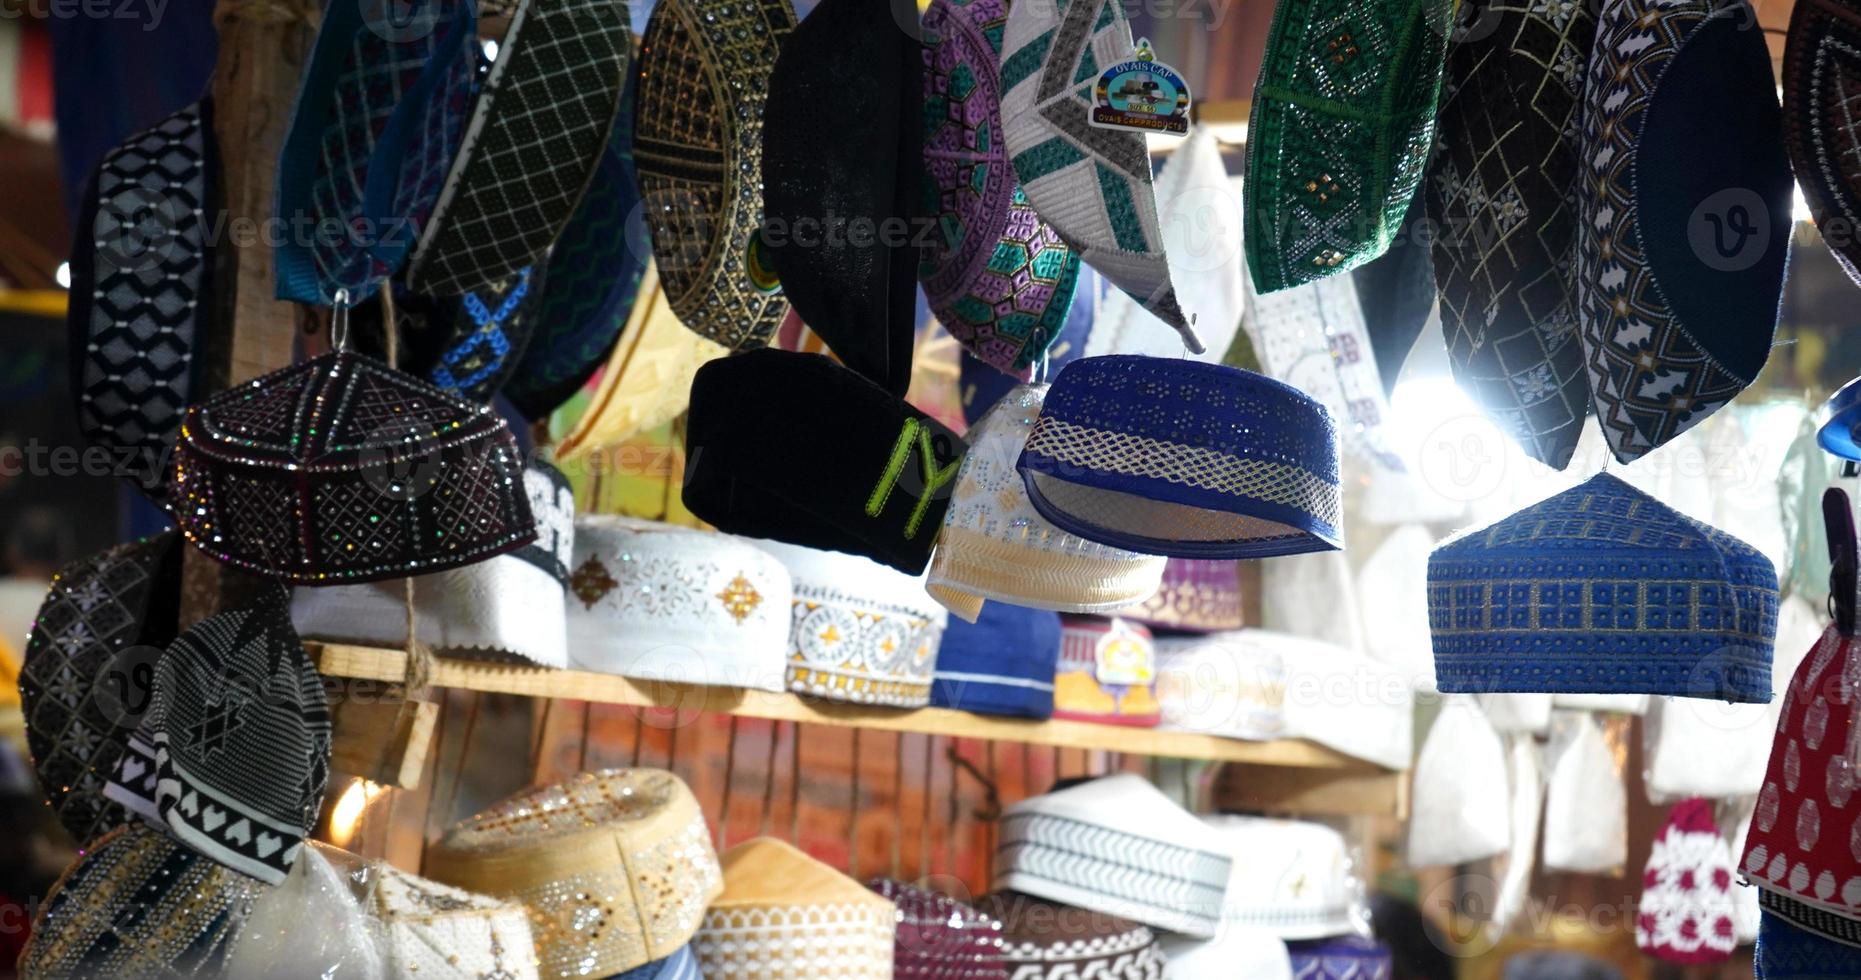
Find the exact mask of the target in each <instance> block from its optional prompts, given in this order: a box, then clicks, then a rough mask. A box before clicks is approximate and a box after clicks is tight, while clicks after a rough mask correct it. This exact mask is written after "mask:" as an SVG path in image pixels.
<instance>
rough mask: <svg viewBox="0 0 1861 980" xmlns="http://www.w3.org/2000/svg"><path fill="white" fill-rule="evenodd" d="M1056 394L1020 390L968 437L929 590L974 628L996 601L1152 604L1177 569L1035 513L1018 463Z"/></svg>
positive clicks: (1067, 605) (1102, 606) (1071, 607)
mask: <svg viewBox="0 0 1861 980" xmlns="http://www.w3.org/2000/svg"><path fill="white" fill-rule="evenodd" d="M1046 396H1047V386H1046V385H1029V384H1024V385H1018V386H1016V387H1015V389H1014V390H1013V391H1010V392H1009V393H1008V394H1007V395H1005V396H1004V397H1003V398H1002V400H1001V401H1000V402H998V403H997V404H996V406H995V407H994V408H992V409H990V410H989V412H988V414H987V415H985V416H984V417H983V418H982V420H981V421H979V422H977V423H976V426H975V428H973V429H971V430H970V432H969V434H968V439H969V453H968V454H967V455H965V456H964V457H963V468H962V469H961V470H959V471H958V472H957V477H956V489H955V490H954V491H953V492H952V493H951V498H950V509H949V510H948V511H946V512H945V513H944V517H943V535H942V536H941V537H939V538H938V539H937V551H936V553H935V554H934V555H933V556H932V558H931V569H930V582H929V585H928V588H929V590H930V594H931V595H932V596H934V597H935V598H936V599H937V601H938V602H941V603H943V604H944V606H946V607H948V608H949V610H950V611H951V612H953V613H955V614H956V615H957V616H958V617H960V618H961V619H963V620H964V621H965V622H970V623H973V622H975V621H976V617H977V616H978V615H979V614H980V613H981V612H982V604H983V601H984V600H987V599H995V600H998V601H1001V602H1012V603H1014V604H1015V605H1018V606H1027V607H1029V608H1032V609H1051V610H1054V611H1056V612H1075V613H1089V612H1111V611H1113V610H1115V609H1118V608H1120V607H1123V606H1127V605H1130V604H1132V603H1138V602H1142V601H1144V600H1145V599H1147V598H1149V597H1150V595H1151V594H1152V593H1154V592H1156V590H1157V585H1158V583H1159V582H1160V581H1162V579H1163V571H1164V566H1165V565H1166V564H1168V563H1169V559H1167V558H1164V557H1162V556H1160V555H1145V554H1139V553H1138V552H1135V551H1126V550H1124V549H1123V548H1114V547H1112V546H1111V545H1107V544H1100V543H1098V542H1096V541H1091V540H1088V539H1086V538H1082V537H1079V536H1078V535H1076V534H1071V533H1068V532H1066V531H1062V530H1060V529H1059V528H1057V527H1054V526H1053V524H1051V523H1050V522H1048V520H1047V519H1046V518H1044V517H1042V516H1040V514H1039V512H1037V511H1035V510H1034V505H1033V504H1032V503H1030V502H1029V501H1028V499H1027V486H1026V484H1025V482H1024V481H1023V480H1022V477H1021V474H1020V472H1019V471H1018V470H1016V469H1015V461H1016V460H1017V459H1019V458H1020V456H1021V450H1023V449H1025V448H1026V447H1027V438H1028V435H1029V434H1030V433H1032V432H1033V430H1034V423H1035V422H1036V421H1037V420H1039V418H1040V410H1041V405H1042V403H1043V402H1044V401H1045V400H1046Z"/></svg>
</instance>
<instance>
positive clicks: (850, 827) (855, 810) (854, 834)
mask: <svg viewBox="0 0 1861 980" xmlns="http://www.w3.org/2000/svg"><path fill="white" fill-rule="evenodd" d="M859 735H860V729H857V728H855V729H853V805H852V806H850V807H848V810H849V812H848V814H847V825H846V841H847V875H848V876H849V877H851V878H852V879H853V880H854V881H858V880H859Z"/></svg>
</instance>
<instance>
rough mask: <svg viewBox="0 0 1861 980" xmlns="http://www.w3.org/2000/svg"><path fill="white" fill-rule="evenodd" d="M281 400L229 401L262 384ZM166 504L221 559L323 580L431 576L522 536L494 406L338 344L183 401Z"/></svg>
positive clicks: (265, 394) (521, 504) (192, 537)
mask: <svg viewBox="0 0 1861 980" xmlns="http://www.w3.org/2000/svg"><path fill="white" fill-rule="evenodd" d="M274 387H275V388H282V389H285V390H287V391H289V392H291V393H293V394H294V395H295V398H294V400H293V401H292V404H291V411H290V412H289V413H288V414H287V413H284V412H281V411H269V410H268V411H266V412H264V413H261V414H258V415H252V414H250V413H243V412H241V411H239V407H240V406H241V405H242V404H245V403H247V402H249V401H252V400H270V399H271V398H273V397H274V396H273V395H272V394H271V392H270V389H272V388H274ZM188 419H189V422H188V425H187V427H186V429H185V435H186V437H185V438H183V439H182V440H181V442H180V444H179V446H178V447H177V452H176V463H175V466H176V471H177V473H178V476H177V480H176V489H177V492H178V493H179V494H180V506H178V507H177V508H176V509H175V515H176V518H177V520H178V522H179V523H180V524H181V529H182V531H183V532H184V533H185V534H186V535H187V537H188V540H189V541H190V542H192V543H193V544H194V545H195V546H196V547H199V548H201V549H203V550H205V551H206V552H207V553H209V554H210V555H212V556H213V557H215V558H217V559H219V560H220V561H223V562H227V563H230V564H234V565H238V566H240V567H243V568H247V569H250V570H253V571H257V572H260V573H262V574H265V575H268V576H271V577H274V578H282V579H286V580H289V581H294V582H304V583H316V584H323V583H327V582H329V581H330V580H331V579H332V578H341V579H345V580H348V581H351V582H362V581H372V580H376V579H382V578H396V577H400V576H403V575H406V574H408V573H410V572H416V571H417V572H419V573H427V572H436V571H440V570H442V569H445V568H452V567H456V566H458V565H463V564H470V563H471V562H475V561H480V560H483V559H485V558H489V557H492V556H494V555H499V554H503V553H504V552H507V551H511V550H513V549H515V548H519V547H522V546H523V545H524V544H526V543H528V542H530V541H532V540H534V538H535V522H534V519H533V517H532V515H531V513H530V507H529V496H528V494H527V493H526V492H525V491H524V488H523V485H522V483H521V480H522V473H521V470H520V468H519V465H518V462H517V455H518V454H517V447H516V441H515V439H514V438H513V437H512V436H511V434H510V431H509V429H508V428H507V427H506V426H505V424H504V421H503V419H502V418H501V417H499V416H498V415H496V414H495V413H493V412H491V411H490V410H489V409H487V408H485V407H484V406H481V405H472V404H470V403H467V402H463V401H461V400H459V399H458V398H457V397H456V396H454V395H452V394H450V393H448V392H445V391H442V390H440V389H438V388H435V387H433V386H432V385H430V384H427V383H426V382H424V381H421V380H420V379H418V378H415V377H413V376H411V375H407V374H403V373H401V372H398V371H394V370H392V369H390V368H388V367H386V366H385V365H382V364H381V363H379V362H377V361H374V360H372V359H370V358H367V357H363V356H361V355H359V354H354V353H351V352H348V351H346V350H345V351H337V352H333V353H330V354H326V355H323V356H321V357H317V358H314V359H312V360H309V361H306V362H304V363H302V364H298V365H296V366H294V367H289V368H285V369H283V370H282V371H277V372H274V373H272V374H270V375H267V376H265V377H264V378H260V379H257V380H255V381H253V382H250V383H248V384H246V385H243V386H241V387H239V388H235V389H232V390H229V391H226V392H222V393H220V394H218V395H215V396H214V397H212V398H210V399H208V400H207V401H206V402H204V403H202V404H199V405H196V406H194V407H192V408H190V409H189V410H188Z"/></svg>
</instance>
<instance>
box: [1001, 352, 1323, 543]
mask: <svg viewBox="0 0 1861 980" xmlns="http://www.w3.org/2000/svg"><path fill="white" fill-rule="evenodd" d="M1019 465H1020V469H1021V474H1022V476H1023V478H1024V479H1025V480H1026V482H1027V495H1028V499H1029V500H1031V501H1032V502H1033V504H1034V509H1035V510H1037V511H1039V512H1040V515H1041V516H1042V517H1045V518H1046V519H1047V520H1049V521H1052V522H1053V523H1054V525H1056V526H1057V527H1059V528H1061V529H1063V530H1066V531H1071V532H1072V533H1074V534H1077V535H1079V536H1080V537H1082V538H1087V539H1090V540H1093V541H1100V542H1104V543H1105V544H1110V545H1115V546H1118V547H1121V548H1128V549H1130V550H1132V551H1141V552H1144V553H1146V554H1156V555H1169V556H1171V557H1175V558H1262V557H1268V556H1271V555H1287V554H1298V553H1302V552H1308V551H1331V550H1336V549H1337V548H1338V547H1340V546H1341V544H1342V531H1341V529H1340V527H1339V514H1340V511H1341V509H1342V501H1341V499H1340V496H1339V490H1338V444H1337V433H1336V431H1335V430H1334V428H1333V425H1332V421H1331V415H1330V413H1328V412H1326V411H1325V409H1324V407H1323V406H1321V405H1320V404H1318V403H1317V402H1316V401H1313V400H1312V398H1311V397H1310V396H1308V395H1306V394H1304V393H1303V392H1300V391H1299V390H1297V389H1295V388H1292V387H1291V386H1289V385H1285V384H1282V383H1280V382H1277V381H1273V380H1271V379H1269V378H1265V377H1262V376H1260V375H1258V374H1253V373H1251V372H1247V371H1241V370H1237V369H1235V368H1231V367H1225V366H1223V365H1220V364H1200V363H1196V362H1193V361H1187V360H1182V359H1171V358H1158V357H1142V356H1136V355H1109V356H1105V357H1088V358H1083V359H1081V360H1078V361H1075V362H1073V363H1072V364H1069V365H1067V367H1066V370H1064V371H1062V372H1060V376H1059V377H1058V378H1057V379H1055V380H1054V383H1053V387H1052V389H1051V390H1050V391H1049V392H1048V393H1047V400H1046V406H1045V408H1044V409H1043V410H1042V412H1041V416H1040V421H1039V422H1038V423H1036V424H1035V426H1034V432H1033V434H1032V435H1031V436H1030V437H1029V438H1028V442H1027V448H1026V450H1025V451H1023V452H1022V454H1021V460H1020V464H1019Z"/></svg>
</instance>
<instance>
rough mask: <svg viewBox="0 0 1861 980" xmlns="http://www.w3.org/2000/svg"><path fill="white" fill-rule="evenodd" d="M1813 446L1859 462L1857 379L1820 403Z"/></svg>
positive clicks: (1860, 387) (1860, 391) (1860, 384)
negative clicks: (1820, 420) (1818, 427)
mask: <svg viewBox="0 0 1861 980" xmlns="http://www.w3.org/2000/svg"><path fill="white" fill-rule="evenodd" d="M1820 414H1821V416H1822V428H1820V429H1818V430H1816V445H1818V446H1821V447H1822V448H1823V450H1824V451H1825V452H1830V453H1834V454H1835V455H1837V456H1840V457H1841V458H1843V459H1852V460H1857V461H1861V378H1856V379H1854V380H1853V381H1850V382H1848V383H1847V384H1845V385H1842V388H1841V390H1840V391H1838V392H1836V393H1835V394H1833V395H1831V396H1830V397H1829V400H1828V401H1826V402H1824V403H1823V404H1822V411H1821V413H1820Z"/></svg>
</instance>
